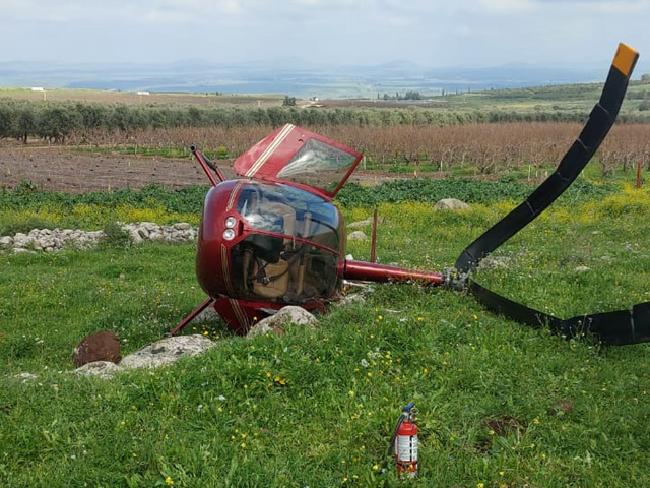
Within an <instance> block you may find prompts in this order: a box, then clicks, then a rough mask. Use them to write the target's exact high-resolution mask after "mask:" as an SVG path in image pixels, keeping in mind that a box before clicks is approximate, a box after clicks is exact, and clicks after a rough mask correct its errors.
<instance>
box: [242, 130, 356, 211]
mask: <svg viewBox="0 0 650 488" xmlns="http://www.w3.org/2000/svg"><path fill="white" fill-rule="evenodd" d="M361 159H363V155H362V154H361V153H359V152H357V151H355V150H354V149H352V148H350V147H348V146H345V145H343V144H340V143H338V142H336V141H333V140H331V139H329V138H327V137H325V136H322V135H320V134H316V133H315V132H311V131H308V130H306V129H303V128H301V127H297V126H295V125H292V124H286V125H284V126H283V127H281V128H279V129H277V130H275V131H274V132H272V133H271V134H269V135H268V136H266V137H265V138H264V139H262V140H261V141H260V142H258V143H257V144H255V145H254V146H253V147H251V148H250V149H249V150H248V151H246V152H245V153H244V154H242V155H241V156H240V157H239V158H238V159H237V161H235V171H236V172H237V174H239V175H241V176H245V177H247V178H252V179H259V180H265V181H272V182H276V183H285V184H288V185H292V186H297V187H302V188H303V189H308V190H311V191H312V192H315V193H317V194H319V195H322V196H325V197H327V198H332V197H334V195H336V193H337V192H338V191H339V189H340V188H341V187H342V186H343V185H344V184H345V182H346V180H347V179H348V177H349V176H350V174H352V171H354V169H355V168H356V167H357V165H358V164H359V162H361Z"/></svg>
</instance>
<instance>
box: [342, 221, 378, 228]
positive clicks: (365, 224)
mask: <svg viewBox="0 0 650 488" xmlns="http://www.w3.org/2000/svg"><path fill="white" fill-rule="evenodd" d="M369 225H372V219H367V220H360V221H359V222H352V223H351V224H348V225H347V228H348V229H363V228H364V227H368V226H369Z"/></svg>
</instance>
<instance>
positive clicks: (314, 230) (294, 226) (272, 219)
mask: <svg viewBox="0 0 650 488" xmlns="http://www.w3.org/2000/svg"><path fill="white" fill-rule="evenodd" d="M237 211H238V212H239V213H240V215H241V216H242V218H243V219H244V220H245V221H246V223H247V224H248V225H250V226H251V227H253V228H255V229H259V230H263V231H267V232H275V233H277V234H283V235H285V236H287V237H289V238H291V237H301V238H303V239H308V240H310V241H313V242H315V243H317V244H320V245H322V246H326V247H328V248H330V249H334V250H338V245H339V224H340V221H339V213H338V210H337V209H336V207H335V206H334V205H333V204H332V203H330V202H329V201H327V200H325V199H324V198H322V197H320V196H318V195H315V194H313V193H310V192H307V191H304V190H300V189H298V188H294V187H292V186H288V185H281V184H265V183H248V184H246V185H245V186H244V187H243V188H242V189H241V191H240V193H239V198H238V200H237Z"/></svg>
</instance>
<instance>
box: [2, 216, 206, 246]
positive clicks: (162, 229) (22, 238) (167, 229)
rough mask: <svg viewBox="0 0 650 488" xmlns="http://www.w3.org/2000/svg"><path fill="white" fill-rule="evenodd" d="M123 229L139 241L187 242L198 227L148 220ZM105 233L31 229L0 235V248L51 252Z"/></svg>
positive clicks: (92, 243)
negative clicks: (164, 223) (159, 223)
mask: <svg viewBox="0 0 650 488" xmlns="http://www.w3.org/2000/svg"><path fill="white" fill-rule="evenodd" d="M121 227H122V229H123V230H124V231H125V232H127V233H128V234H129V237H130V238H131V242H133V243H134V244H139V243H141V242H142V241H145V240H149V241H165V242H188V241H193V240H195V239H196V236H197V234H198V231H197V229H196V228H194V227H192V226H191V225H190V224H188V223H185V222H181V223H178V224H173V225H158V224H153V223H151V222H139V223H135V224H124V225H122V226H121ZM105 237H106V234H105V233H104V231H101V230H97V231H83V230H79V229H74V230H73V229H33V230H30V231H29V232H28V233H27V234H23V233H21V232H19V233H17V234H15V235H14V236H1V237H0V249H6V250H12V251H13V252H28V251H45V252H52V251H58V250H60V249H63V248H64V247H72V248H76V249H88V248H90V247H93V246H96V245H97V244H98V243H99V242H100V241H101V240H102V239H104V238H105Z"/></svg>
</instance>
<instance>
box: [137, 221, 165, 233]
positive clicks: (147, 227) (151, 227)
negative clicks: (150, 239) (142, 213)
mask: <svg viewBox="0 0 650 488" xmlns="http://www.w3.org/2000/svg"><path fill="white" fill-rule="evenodd" d="M140 227H141V228H143V229H145V230H146V231H147V232H154V231H156V232H158V229H160V227H159V226H158V225H157V224H153V223H151V222H140Z"/></svg>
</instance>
